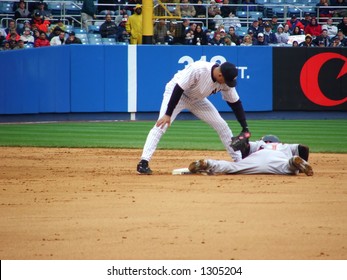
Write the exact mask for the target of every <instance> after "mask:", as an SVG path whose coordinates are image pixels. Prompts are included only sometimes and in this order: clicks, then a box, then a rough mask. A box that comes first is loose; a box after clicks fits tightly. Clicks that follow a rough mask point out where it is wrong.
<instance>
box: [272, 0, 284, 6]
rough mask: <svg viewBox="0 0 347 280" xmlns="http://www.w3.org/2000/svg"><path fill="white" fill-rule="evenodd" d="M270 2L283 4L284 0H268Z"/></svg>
mask: <svg viewBox="0 0 347 280" xmlns="http://www.w3.org/2000/svg"><path fill="white" fill-rule="evenodd" d="M270 3H271V4H278V5H283V4H284V0H270Z"/></svg>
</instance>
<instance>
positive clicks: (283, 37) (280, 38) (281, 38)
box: [275, 24, 289, 44]
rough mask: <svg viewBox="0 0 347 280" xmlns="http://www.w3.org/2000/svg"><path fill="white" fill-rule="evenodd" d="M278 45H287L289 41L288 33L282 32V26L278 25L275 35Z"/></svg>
mask: <svg viewBox="0 0 347 280" xmlns="http://www.w3.org/2000/svg"><path fill="white" fill-rule="evenodd" d="M275 35H276V38H277V43H278V44H287V43H288V40H289V33H288V32H287V33H286V32H284V28H283V25H282V24H280V25H279V26H278V27H277V32H276V33H275Z"/></svg>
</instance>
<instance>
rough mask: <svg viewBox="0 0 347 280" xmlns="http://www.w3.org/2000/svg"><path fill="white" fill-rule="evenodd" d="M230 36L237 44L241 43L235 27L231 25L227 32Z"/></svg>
mask: <svg viewBox="0 0 347 280" xmlns="http://www.w3.org/2000/svg"><path fill="white" fill-rule="evenodd" d="M227 35H228V36H229V37H230V40H231V41H232V42H233V43H235V44H236V45H237V46H238V45H240V37H239V36H238V35H237V34H236V32H235V27H234V26H230V27H229V32H228V34H227Z"/></svg>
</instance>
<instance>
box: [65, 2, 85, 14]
mask: <svg viewBox="0 0 347 280" xmlns="http://www.w3.org/2000/svg"><path fill="white" fill-rule="evenodd" d="M65 12H66V14H67V15H80V14H81V9H80V8H79V7H77V6H76V5H75V4H72V3H71V4H65Z"/></svg>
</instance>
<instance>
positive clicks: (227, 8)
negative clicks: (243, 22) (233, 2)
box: [220, 0, 236, 18]
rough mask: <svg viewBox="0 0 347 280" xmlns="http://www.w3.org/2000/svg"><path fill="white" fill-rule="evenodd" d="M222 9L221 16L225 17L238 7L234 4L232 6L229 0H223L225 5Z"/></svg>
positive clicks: (234, 11) (233, 12)
mask: <svg viewBox="0 0 347 280" xmlns="http://www.w3.org/2000/svg"><path fill="white" fill-rule="evenodd" d="M220 11H221V16H222V17H223V18H226V17H230V14H235V13H236V9H235V8H234V7H232V6H230V1H229V0H223V5H222V7H221V8H220Z"/></svg>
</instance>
